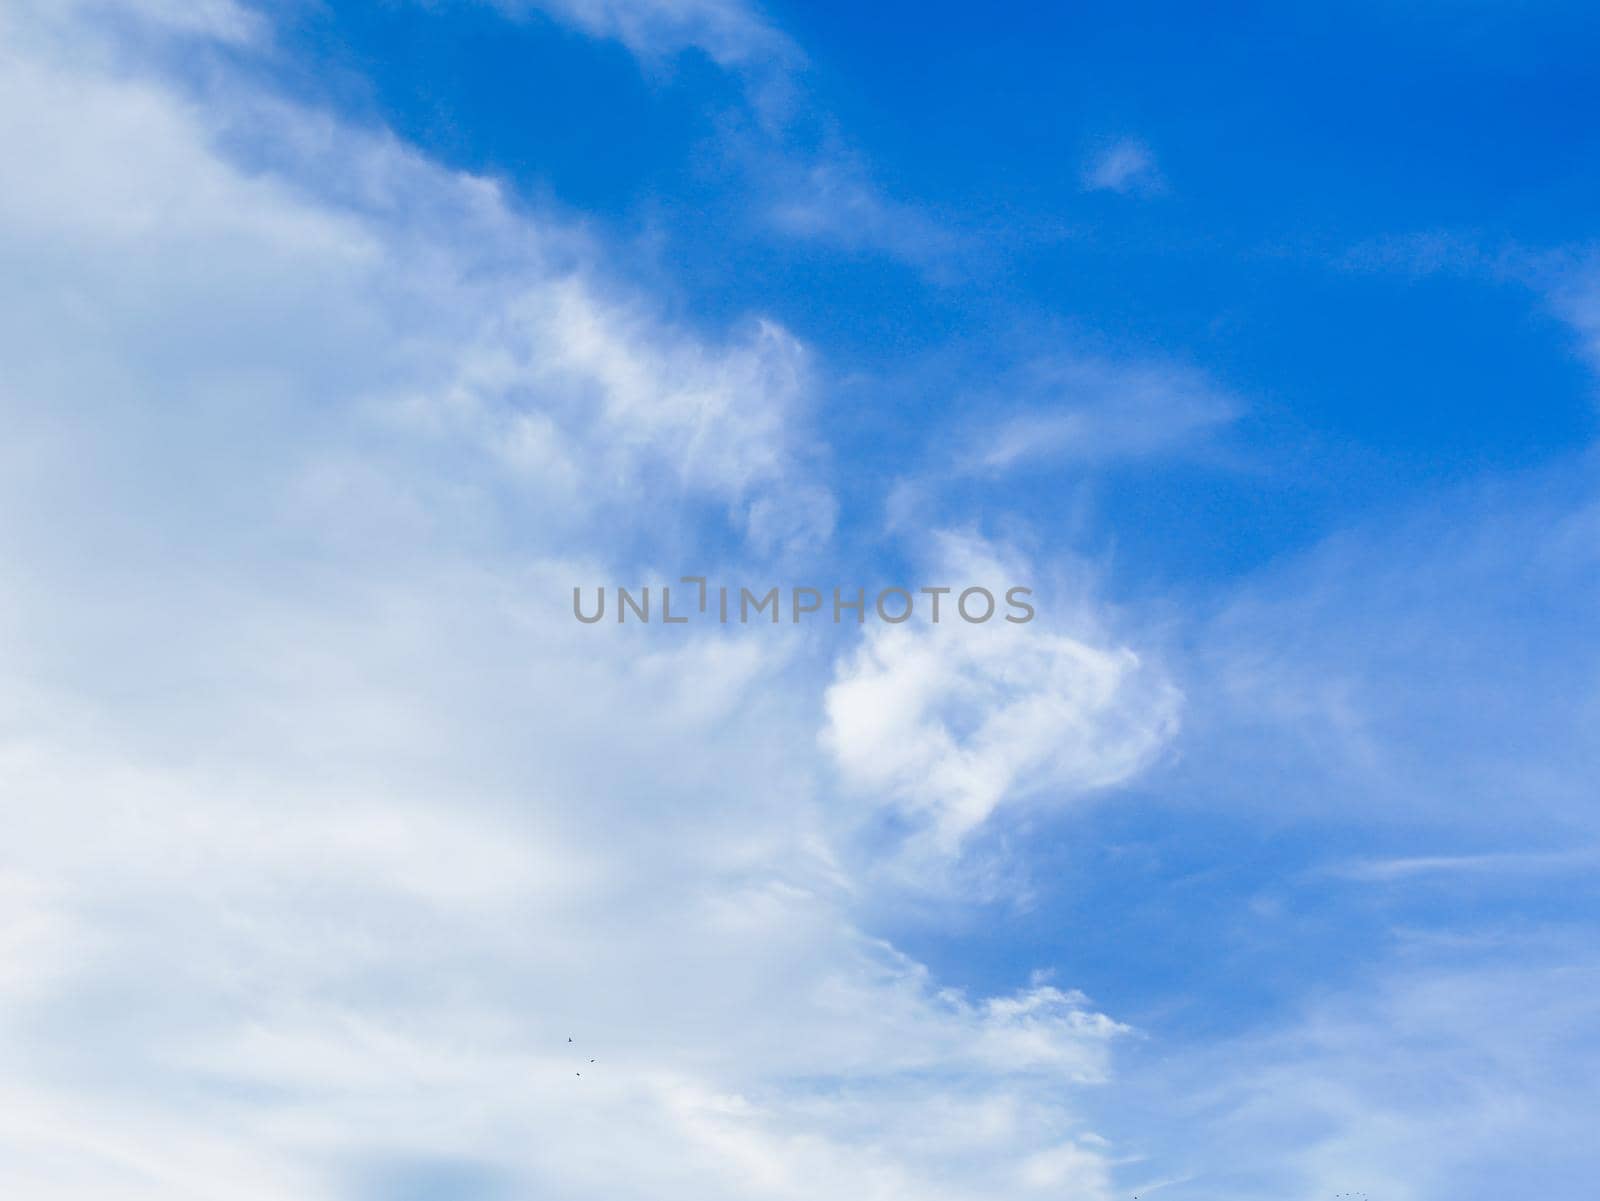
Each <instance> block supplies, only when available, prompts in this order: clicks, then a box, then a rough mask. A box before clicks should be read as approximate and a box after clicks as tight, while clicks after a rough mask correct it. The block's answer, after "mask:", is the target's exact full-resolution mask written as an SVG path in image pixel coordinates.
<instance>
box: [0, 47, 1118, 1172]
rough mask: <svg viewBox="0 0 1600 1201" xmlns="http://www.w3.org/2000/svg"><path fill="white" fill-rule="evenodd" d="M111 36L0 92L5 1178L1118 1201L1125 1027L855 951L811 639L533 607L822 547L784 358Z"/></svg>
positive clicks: (460, 198) (531, 228) (456, 181)
mask: <svg viewBox="0 0 1600 1201" xmlns="http://www.w3.org/2000/svg"><path fill="white" fill-rule="evenodd" d="M60 31H61V27H59V26H58V27H57V29H56V31H55V33H59V32H60ZM97 36H99V35H97V34H96V33H95V31H94V30H93V29H92V28H90V27H82V28H79V29H77V30H76V31H75V37H74V38H73V39H72V44H71V45H70V46H69V45H66V44H64V43H57V42H54V41H52V40H51V39H46V38H27V39H24V40H23V41H22V42H20V43H18V49H16V51H15V52H14V54H13V55H12V57H10V58H8V59H7V60H6V62H5V63H4V65H3V67H0V155H3V156H4V161H6V162H9V163H19V162H26V163H28V164H29V168H28V170H26V171H20V172H16V173H14V176H13V183H14V186H8V187H7V188H6V189H5V190H4V191H3V192H0V229H3V233H0V239H3V241H0V247H3V250H4V254H5V257H6V258H7V260H8V262H9V263H10V264H11V265H12V268H13V269H12V270H9V271H8V272H6V273H5V275H4V276H3V277H0V312H3V313H4V315H5V320H4V321H3V322H0V357H3V358H4V361H5V362H6V364H7V370H6V373H5V378H4V381H3V383H0V412H3V415H4V418H5V420H6V423H7V429H8V431H9V436H8V438H7V440H6V442H5V445H4V446H3V447H0V468H3V469H0V570H3V574H4V575H5V578H6V579H7V580H8V581H11V583H10V584H9V585H8V587H7V589H6V591H5V594H4V596H3V597H0V635H3V636H0V679H3V680H4V687H3V688H0V777H3V779H4V780H5V795H6V799H7V806H8V830H7V837H6V839H5V846H4V848H3V850H0V898H4V900H5V901H6V909H5V916H4V924H3V927H0V947H4V948H5V949H6V950H7V951H9V952H10V953H11V955H10V957H8V958H7V960H6V967H5V969H4V971H3V973H0V1079H3V1080H4V1081H5V1085H4V1095H3V1096H0V1182H3V1186H4V1187H3V1191H5V1192H6V1193H7V1194H8V1195H16V1196H27V1197H38V1198H45V1199H55V1198H61V1199H73V1201H77V1199H81V1198H91V1197H92V1198H95V1201H122V1199H124V1198H145V1197H161V1198H163V1201H172V1199H180V1201H181V1199H183V1198H214V1197H218V1196H227V1197H253V1196H262V1197H266V1196H274V1197H277V1196H286V1195H292V1196H296V1197H304V1198H308V1199H314V1198H322V1197H326V1198H353V1199H355V1201H361V1199H362V1198H366V1197H372V1196H378V1195H382V1196H386V1197H392V1196H394V1195H396V1194H397V1193H399V1192H400V1191H401V1190H402V1187H410V1186H409V1185H405V1184H404V1181H406V1180H407V1179H408V1178H413V1177H414V1178H416V1179H424V1180H426V1179H431V1180H434V1181H445V1182H449V1183H450V1187H452V1188H453V1190H454V1195H458V1196H462V1197H465V1198H472V1197H484V1198H487V1197H489V1196H492V1195H494V1193H495V1191H496V1190H497V1189H499V1190H505V1191H511V1192H513V1193H531V1194H537V1195H560V1196H569V1197H606V1198H610V1197H617V1196H645V1195H648V1196H651V1197H656V1198H662V1199H663V1201H669V1199H671V1198H675V1197H693V1198H696V1201H716V1199H717V1198H728V1199H730V1201H731V1199H734V1198H737V1199H739V1201H751V1199H755V1198H765V1197H771V1198H783V1199H786V1201H787V1199H795V1198H812V1197H815V1198H823V1197H836V1196H841V1195H850V1196H862V1197H869V1198H885V1199H888V1198H908V1199H909V1198H916V1199H917V1201H926V1199H929V1198H933V1199H940V1198H949V1199H951V1201H955V1199H958V1198H970V1199H976V1198H983V1197H988V1196H991V1195H992V1193H993V1181H994V1180H995V1179H997V1178H1001V1179H1006V1180H1013V1181H1015V1182H1016V1188H1015V1195H1018V1196H1030V1195H1032V1196H1050V1195H1055V1192H1054V1191H1053V1190H1055V1189H1056V1188H1057V1187H1058V1185H1059V1182H1061V1181H1063V1180H1067V1179H1072V1180H1076V1181H1079V1182H1081V1189H1082V1195H1083V1196H1085V1197H1086V1198H1090V1199H1093V1198H1097V1197H1100V1196H1103V1195H1104V1174H1103V1172H1098V1171H1097V1169H1096V1166H1095V1157H1097V1156H1098V1157H1101V1158H1105V1157H1106V1156H1107V1154H1108V1153H1107V1152H1106V1151H1105V1150H1104V1149H1103V1148H1101V1147H1099V1145H1098V1144H1096V1143H1095V1142H1094V1141H1093V1139H1092V1137H1091V1132H1090V1131H1089V1130H1088V1129H1087V1128H1086V1126H1085V1123H1084V1122H1083V1120H1082V1119H1081V1117H1080V1116H1079V1115H1078V1114H1077V1113H1076V1112H1075V1111H1074V1108H1073V1103H1072V1098H1074V1097H1075V1096H1076V1095H1077V1090H1078V1089H1079V1088H1082V1087H1088V1086H1089V1085H1091V1084H1093V1083H1094V1082H1096V1081H1099V1080H1102V1079H1104V1078H1105V1077H1106V1074H1107V1072H1108V1059H1107V1056H1108V1051H1109V1047H1110V1046H1111V1045H1112V1044H1113V1043H1114V1042H1115V1040H1116V1039H1117V1038H1118V1037H1120V1035H1121V1033H1122V1027H1120V1026H1119V1025H1117V1024H1116V1023H1115V1022H1112V1021H1110V1020H1109V1019H1106V1018H1104V1017H1102V1016H1100V1015H1098V1014H1097V1013H1095V1011H1094V1010H1093V1008H1092V1006H1090V1004H1089V1003H1088V1002H1087V1000H1086V999H1084V998H1082V997H1080V996H1078V995H1077V994H1074V993H1071V992H1067V991H1060V990H1055V989H1052V988H1049V987H1046V986H1043V985H1035V986H1031V987H1029V988H1027V989H1025V990H1023V991H1021V992H1019V993H1018V994H1016V995H1015V996H1004V995H1002V996H999V997H968V996H966V995H963V994H960V993H955V992H951V991H949V990H946V989H943V988H941V987H939V985H938V983H937V982H936V981H935V980H933V979H932V978H931V977H930V975H929V973H928V972H927V971H926V970H925V969H924V968H922V967H921V966H920V965H918V964H917V963H915V962H913V961H911V960H909V959H908V958H906V957H905V956H904V955H901V954H899V953H898V952H896V951H895V950H894V949H893V948H892V947H888V946H885V945H884V944H882V943H881V942H879V941H877V940H875V939H873V938H871V937H869V936H867V935H866V934H865V933H863V932H862V931H861V930H860V929H859V927H858V925H857V922H856V920H855V918H854V916H853V913H852V909H851V905H850V897H851V889H852V888H853V887H854V886H855V885H856V883H857V882H856V881H854V880H852V879H850V878H849V877H848V876H846V875H844V874H843V869H841V867H840V865H839V863H838V862H837V861H836V860H835V858H834V857H833V855H832V853H831V851H830V846H829V842H828V840H827V838H826V837H825V831H826V830H827V829H828V827H829V825H830V820H831V819H830V817H829V814H828V812H827V806H828V805H829V804H830V803H831V802H830V801H829V800H828V799H827V797H826V794H825V793H823V792H822V791H821V790H820V789H818V788H817V786H816V784H815V780H814V777H815V772H816V766H817V765H816V762H815V752H814V748H813V740H814V731H815V728H816V722H817V709H816V703H817V698H816V694H815V692H814V691H812V690H810V689H809V688H808V687H807V684H806V681H807V679H808V675H807V673H806V672H805V671H803V670H799V669H797V668H796V667H795V666H794V663H795V658H796V656H797V655H798V653H799V649H800V646H801V644H800V643H799V642H797V641H795V640H792V639H789V638H785V637H781V636H772V637H766V636H765V632H764V634H763V637H761V638H760V639H756V638H739V637H733V636H717V637H696V638H686V639H684V640H682V641H680V642H677V643H675V644H664V643H663V642H662V641H660V640H659V639H660V638H661V637H662V634H663V631H662V629H661V628H660V627H653V628H649V629H646V630H640V629H638V628H633V627H630V628H618V627H615V626H606V627H595V628H590V627H579V626H577V625H576V623H573V622H572V621H571V620H570V617H569V616H568V615H567V613H566V603H567V598H568V595H569V593H568V589H569V588H570V586H571V585H572V584H573V583H574V582H581V581H585V580H592V579H595V578H597V577H599V578H605V577H607V576H610V575H612V573H616V572H620V571H624V570H630V569H633V568H636V567H638V565H639V564H640V563H641V562H643V561H645V560H646V559H647V558H654V557H656V556H664V555H666V554H668V553H670V552H671V551H672V550H673V549H674V547H675V546H682V545H690V546H693V545H697V543H695V542H694V541H693V540H692V539H689V538H687V537H684V536H683V534H682V527H684V526H686V525H690V524H692V523H694V522H696V521H697V520H700V519H701V518H702V516H703V514H702V513H701V511H700V510H701V509H710V510H712V511H716V512H721V511H725V512H727V513H728V514H729V515H730V519H731V520H732V521H733V522H734V524H735V525H736V527H737V528H739V529H741V530H743V531H744V532H745V533H746V534H747V535H748V538H747V540H746V542H745V543H744V544H743V545H739V546H735V548H734V549H733V550H731V551H728V552H725V553H728V554H731V555H734V556H737V557H738V558H739V560H740V561H741V562H743V563H745V564H747V565H759V564H761V563H762V562H763V558H762V556H763V555H764V554H765V553H766V551H765V550H764V545H765V544H766V543H769V542H789V543H791V544H792V543H796V542H807V541H809V544H811V545H813V546H814V545H816V543H817V540H818V539H819V538H821V537H823V536H824V534H825V529H826V524H827V521H828V520H829V519H830V516H831V513H830V509H831V501H829V499H828V497H827V492H826V489H825V488H824V487H822V486H821V485H820V484H819V483H818V481H817V479H816V477H815V473H814V472H813V471H811V470H810V468H809V461H810V460H809V457H808V456H809V450H808V447H807V441H808V436H807V434H806V427H805V417H804V406H805V398H806V394H807V384H806V371H805V358H806V356H805V352H804V350H803V348H801V347H800V346H799V344H798V343H797V342H796V341H795V339H794V338H793V337H792V336H791V335H789V334H787V333H785V332H784V331H783V330H781V329H780V328H778V327H776V326H775V325H772V324H771V323H763V322H760V321H753V322H752V323H751V325H750V326H749V327H748V330H747V332H743V333H735V334H732V335H705V334H703V333H701V332H699V331H696V330H692V329H688V328H685V327H683V326H680V325H674V324H670V323H668V322H666V321H664V320H662V319H661V318H660V317H659V316H657V315H655V314H654V311H653V309H652V307H651V306H650V305H649V304H648V302H647V301H646V300H645V299H644V298H641V297H639V296H638V295H636V294H634V293H633V292H631V291H630V290H629V289H628V288H627V287H626V286H624V285H621V284H619V283H617V282H616V281H615V280H614V279H613V278H612V276H611V275H610V273H609V272H608V270H607V269H606V265H605V255H604V253H603V251H602V250H601V249H600V248H599V247H596V246H594V245H593V244H591V243H589V242H588V241H586V240H585V239H584V238H583V237H581V236H580V235H578V234H576V233H574V232H573V231H571V230H569V229H566V228H563V227H562V226H560V225H559V224H558V223H554V222H552V221H550V220H549V219H547V218H542V217H538V216H533V217H529V216H523V215H519V214H518V213H516V212H514V211H513V210H512V208H511V207H510V206H509V205H507V204H506V203H505V202H504V200H503V199H502V198H501V196H500V195H499V193H498V192H497V190H496V189H495V188H494V187H492V186H491V185H488V184H486V183H485V182H483V181H481V180H476V179H472V178H468V177H463V176H459V175H454V174H451V173H449V172H446V171H443V170H440V169H439V168H437V167H436V166H434V165H433V164H431V163H429V162H427V161H426V160H424V159H422V158H420V157H419V156H417V155H416V154H414V153H413V152H411V151H408V150H407V149H406V148H404V147H402V146H398V145H396V144H395V143H393V142H392V141H391V140H389V139H386V138H384V137H381V136H369V135H365V134H360V133H357V132H353V131H351V130H349V129H346V128H344V127H342V126H340V125H339V124H338V123H337V122H335V121H332V120H330V119H328V118H326V117H325V116H322V115H319V114H316V113H311V112H307V111H304V110H301V109H298V108H295V107H293V106H289V105H284V104H281V103H278V102H275V101H273V100H271V99H270V98H263V97H260V96H255V95H252V94H250V93H248V92H244V91H235V90H232V89H231V88H230V87H228V86H227V85H226V83H224V84H221V85H219V86H217V87H215V88H214V89H212V90H211V91H208V92H207V93H206V94H205V95H204V97H202V98H196V97H192V96H187V95H185V94H182V93H180V92H178V91H175V90H174V89H173V88H171V87H169V86H167V85H165V84H163V83H161V82H160V81H159V79H157V78H153V77H150V76H148V75H144V74H141V73H140V72H139V71H138V70H136V69H131V68H130V69H123V68H119V69H118V70H117V71H115V72H109V71H107V72H101V71H97V70H95V69H93V67H92V66H91V65H90V64H93V63H95V62H104V61H106V59H107V58H109V57H111V55H110V53H109V51H110V50H111V49H113V47H110V46H108V45H101V46H100V47H99V49H103V50H106V51H107V54H106V55H103V56H102V55H97V54H95V53H92V51H94V50H95V49H96V45H95V39H96V37H97ZM108 36H109V35H108ZM115 49H117V50H118V52H119V54H120V53H121V48H115ZM58 51H59V52H60V53H59V55H58ZM68 51H70V53H68ZM84 51H91V53H80V52H84ZM127 53H128V55H129V56H130V57H128V58H126V59H124V60H122V61H123V62H124V66H125V67H126V66H127V65H128V64H134V65H135V66H136V59H135V58H133V57H132V51H128V52H127ZM222 142H226V144H227V145H230V146H232V147H234V148H235V151H234V154H231V155H230V154H229V153H224V152H223V151H222V150H220V149H219V144H221V143H222ZM786 498H789V499H792V498H799V500H800V501H801V502H803V503H802V506H801V507H802V508H803V509H804V511H805V512H806V513H807V514H809V516H807V517H806V518H805V520H803V521H801V522H800V523H799V528H792V527H793V523H788V524H787V525H786V523H785V522H783V521H782V520H780V518H779V516H778V514H780V513H781V512H782V511H783V510H785V509H786V508H788V507H790V506H789V500H788V499H786ZM674 538H677V541H676V542H674V541H673V539H674ZM641 547H643V548H646V549H643V550H641V549H640V548H641ZM1053 653H1054V654H1055V655H1056V657H1057V658H1058V659H1060V662H1059V663H1058V664H1057V668H1056V670H1059V671H1065V670H1066V667H1067V666H1068V665H1069V664H1070V663H1076V662H1079V661H1080V660H1081V661H1082V662H1084V663H1089V664H1090V665H1094V664H1098V663H1100V659H1098V658H1096V655H1097V654H1105V652H1089V651H1083V652H1081V653H1080V651H1079V650H1078V649H1077V648H1076V644H1073V645H1071V646H1067V645H1065V644H1063V646H1062V647H1061V648H1059V649H1058V650H1057V651H1055V652H1053ZM983 662H984V663H986V664H987V663H991V660H990V659H984V660H983ZM1108 662H1117V663H1120V662H1121V660H1120V659H1118V658H1117V656H1116V655H1115V654H1114V653H1111V654H1110V659H1109V660H1108ZM1020 667H1021V670H1024V671H1025V672H1026V671H1030V670H1032V669H1030V668H1027V667H1026V666H1025V665H1020ZM1002 668H1003V670H1002V672H1001V674H1004V671H1009V670H1011V669H1012V668H1011V667H1009V666H1004V665H1003V664H1002ZM1118 670H1120V669H1118ZM1053 679H1054V677H1051V680H1053ZM1046 682H1050V681H1046ZM998 683H999V684H1001V685H1003V684H1004V683H1005V681H1004V680H999V681H998ZM995 684H996V680H993V679H991V680H990V681H989V686H993V685H995ZM1049 704H1050V702H1049V701H1048V698H1035V699H1034V700H1033V701H1029V702H1026V703H1024V705H1023V707H1022V708H1021V709H1014V710H1013V711H1012V717H1011V718H1008V719H1007V721H1006V722H1003V723H1002V725H1007V724H1009V725H1011V726H1014V727H1016V728H1015V729H1013V730H1011V732H1010V733H1009V734H1008V735H1007V737H1006V738H1003V739H999V741H1000V742H1001V743H1003V744H1004V746H1005V747H1011V748H1020V752H1021V753H1022V754H1021V757H1022V759H1023V760H1027V759H1028V758H1029V756H1032V757H1033V758H1035V759H1040V756H1041V755H1042V754H1043V753H1042V752H1041V751H1040V750H1039V748H1038V744H1037V737H1036V736H1035V735H1033V734H1030V733H1028V732H1027V730H1026V728H1025V727H1027V726H1029V725H1030V723H1031V722H1032V721H1033V720H1034V719H1035V718H1038V717H1039V716H1040V715H1041V713H1042V712H1043V710H1045V709H1048V708H1049ZM1046 716H1048V715H1047V714H1046ZM1002 749H1004V747H1002ZM1040 761H1041V762H1042V763H1043V764H1044V765H1045V767H1046V769H1047V771H1050V770H1055V769H1054V768H1053V767H1052V766H1051V765H1052V764H1053V763H1054V760H1053V759H1052V758H1051V757H1050V756H1049V755H1043V758H1042V759H1040ZM1027 766H1028V763H1026V762H1024V763H1022V768H1026V767H1027ZM1016 770H1020V769H1016ZM569 1035H570V1036H574V1037H576V1039H577V1040H578V1041H577V1042H575V1043H573V1044H568V1043H567V1042H566V1039H567V1037H568V1036H569ZM589 1058H594V1059H596V1060H598V1063H596V1064H595V1065H593V1070H590V1065H589V1064H588V1063H587V1060H588V1059H589ZM580 1071H581V1072H582V1073H583V1074H582V1076H579V1075H578V1074H577V1073H578V1072H580ZM152 1148H155V1149H157V1150H152ZM1067 1148H1072V1150H1068V1149H1067ZM417 1187H420V1185H419V1186H417ZM441 1187H442V1186H441Z"/></svg>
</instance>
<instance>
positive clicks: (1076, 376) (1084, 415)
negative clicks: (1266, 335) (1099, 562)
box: [957, 355, 1238, 473]
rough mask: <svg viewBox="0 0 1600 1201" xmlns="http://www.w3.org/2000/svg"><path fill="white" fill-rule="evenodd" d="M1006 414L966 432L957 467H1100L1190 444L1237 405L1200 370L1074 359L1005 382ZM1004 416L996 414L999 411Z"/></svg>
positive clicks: (1043, 363) (1055, 360) (1059, 359)
mask: <svg viewBox="0 0 1600 1201" xmlns="http://www.w3.org/2000/svg"><path fill="white" fill-rule="evenodd" d="M1005 399H1006V401H1007V402H1008V403H1007V404H1006V405H1005V407H1007V408H1010V410H1011V412H1010V414H1009V415H1008V416H1005V417H1003V418H1001V419H1000V420H998V421H995V422H993V423H992V424H991V425H990V426H989V428H986V429H983V430H979V431H975V432H972V433H969V436H968V437H966V438H965V439H964V441H965V442H966V443H967V445H968V449H966V450H964V451H963V452H961V454H960V456H959V458H958V463H957V466H958V468H959V469H960V470H962V471H966V472H980V473H991V472H1003V471H1008V470H1010V469H1012V468H1015V467H1020V466H1025V465H1028V464H1033V463H1039V462H1046V463H1049V462H1066V463H1074V464H1103V463H1107V462H1113V461H1117V460H1124V459H1133V458H1143V457H1147V456H1152V455H1157V454H1164V453H1171V452H1172V451H1175V450H1177V449H1179V448H1182V447H1185V446H1192V445H1193V444H1194V443H1196V442H1198V441H1199V440H1201V439H1202V438H1203V437H1204V436H1205V435H1207V434H1209V433H1212V432H1213V431H1215V430H1216V429H1218V428H1219V427H1221V426H1223V425H1225V424H1226V423H1228V422H1229V421H1231V420H1233V418H1234V417H1235V415H1236V414H1237V411H1238V405H1237V403H1236V402H1235V401H1234V400H1233V398H1232V397H1230V396H1229V395H1228V394H1227V393H1226V392H1224V391H1223V390H1222V389H1221V388H1219V387H1218V386H1217V385H1216V384H1214V383H1213V382H1211V381H1210V380H1209V379H1207V378H1206V377H1205V376H1204V375H1202V374H1201V373H1199V372H1197V371H1194V370H1191V369H1188V368H1184V367H1180V366H1173V365H1164V364H1153V363H1116V362H1111V361H1108V360H1105V359H1098V358H1093V357H1088V356H1081V355H1060V356H1055V357H1051V358H1046V359H1041V360H1039V361H1037V362H1035V363H1032V364H1030V365H1029V366H1028V368H1027V369H1026V370H1025V371H1023V372H1021V373H1019V375H1018V376H1017V377H1016V378H1014V379H1013V380H1011V381H1009V384H1008V388H1007V391H1006V397H1005ZM1002 411H1004V410H1002Z"/></svg>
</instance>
